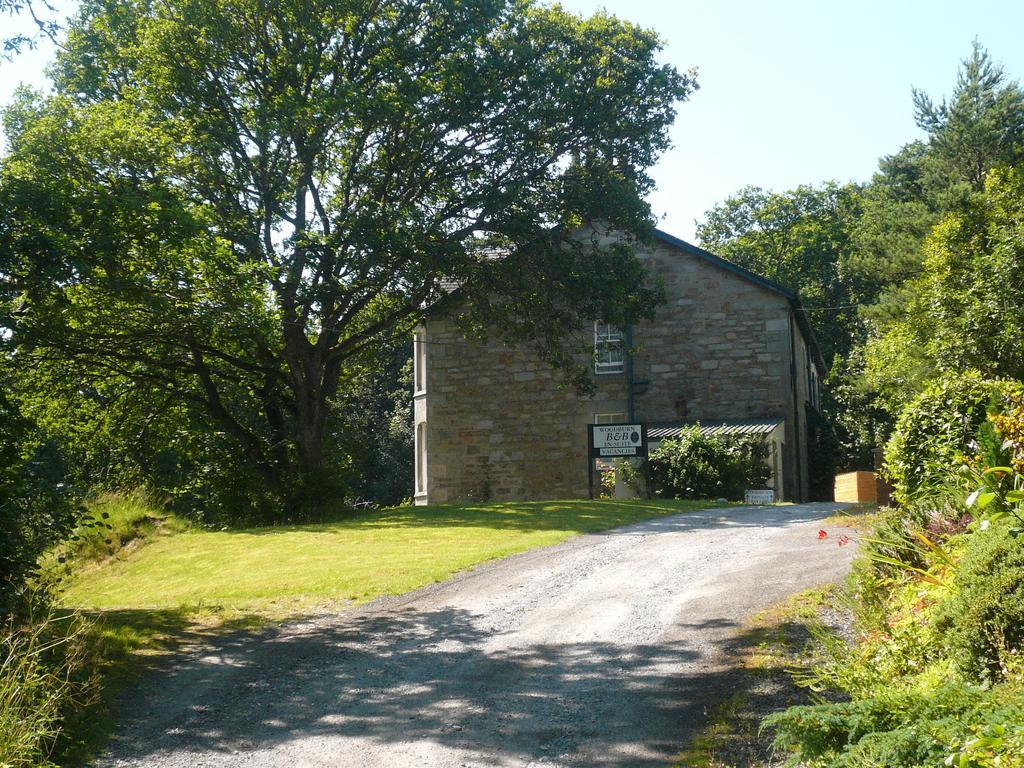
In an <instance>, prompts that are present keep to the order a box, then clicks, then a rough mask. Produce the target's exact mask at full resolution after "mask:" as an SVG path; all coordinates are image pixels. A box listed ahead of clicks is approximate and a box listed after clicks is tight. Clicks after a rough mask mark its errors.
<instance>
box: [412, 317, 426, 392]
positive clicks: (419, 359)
mask: <svg viewBox="0 0 1024 768" xmlns="http://www.w3.org/2000/svg"><path fill="white" fill-rule="evenodd" d="M426 336H427V334H426V331H425V330H424V329H423V328H418V329H417V330H416V335H415V336H414V337H413V357H412V367H413V372H412V374H413V379H414V380H415V382H416V392H417V393H419V392H423V391H424V390H426V388H427V339H426Z"/></svg>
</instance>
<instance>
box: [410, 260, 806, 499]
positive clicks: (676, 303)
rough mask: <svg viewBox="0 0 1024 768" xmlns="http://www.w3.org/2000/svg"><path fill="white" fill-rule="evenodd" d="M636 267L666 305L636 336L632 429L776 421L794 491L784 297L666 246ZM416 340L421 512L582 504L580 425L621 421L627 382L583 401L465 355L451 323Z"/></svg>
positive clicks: (473, 347) (555, 383)
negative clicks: (434, 506)
mask: <svg viewBox="0 0 1024 768" xmlns="http://www.w3.org/2000/svg"><path fill="white" fill-rule="evenodd" d="M638 256H639V257H640V258H642V259H643V260H645V261H646V262H647V264H648V266H649V269H650V271H651V274H652V276H653V277H654V278H655V279H657V280H659V281H661V282H662V283H663V285H664V287H665V292H666V296H667V302H666V303H665V304H664V305H662V306H660V307H659V308H658V309H657V311H656V316H655V319H654V320H653V321H651V322H643V323H639V324H638V325H637V326H636V327H635V328H634V332H633V336H634V338H633V341H634V346H635V349H636V351H635V354H634V358H633V359H634V364H633V365H634V373H633V378H634V380H639V381H646V382H647V383H646V384H644V385H641V386H638V387H637V388H636V389H635V399H634V419H635V420H637V421H646V422H648V423H654V422H672V421H680V420H684V421H696V420H703V421H711V420H719V419H745V418H780V419H785V420H786V422H787V423H786V448H785V451H784V453H783V457H782V458H783V471H784V474H785V483H786V487H787V488H789V489H795V488H797V487H799V485H800V484H798V483H797V479H798V476H799V472H798V466H797V465H798V464H799V463H805V462H806V457H803V460H802V462H801V461H800V459H798V454H797V450H796V446H797V443H798V442H799V436H798V434H797V431H796V430H795V428H794V420H795V419H794V416H797V415H802V414H799V413H798V409H797V407H796V405H795V402H794V398H793V396H792V394H793V390H792V388H793V377H792V374H791V369H790V362H791V359H792V358H791V355H792V351H791V350H792V347H791V345H792V344H793V343H794V342H795V343H796V345H797V347H799V346H800V332H799V330H797V329H796V328H795V327H793V326H791V323H792V319H791V312H790V306H789V303H788V301H787V300H786V298H785V297H784V296H782V295H781V294H779V293H778V292H775V291H772V290H769V289H767V288H764V287H762V286H759V285H757V284H756V283H753V282H751V281H750V280H747V279H745V278H743V277H741V276H739V275H736V274H734V273H732V272H729V271H727V270H725V269H723V268H721V267H720V266H717V265H715V264H712V263H710V262H708V261H706V260H704V259H701V258H700V257H698V256H695V255H693V254H690V253H687V252H684V251H681V250H680V249H678V248H676V247H674V246H672V245H670V244H667V243H661V242H659V243H658V244H657V245H654V246H649V247H646V248H644V249H641V250H640V251H639V252H638ZM791 328H792V333H793V335H792V336H791ZM586 332H588V333H590V332H592V331H591V329H586ZM425 340H426V345H425V352H426V355H425V357H426V362H425V373H426V376H425V382H426V393H425V401H426V402H425V407H424V408H421V409H418V410H417V414H418V415H417V418H418V419H419V418H421V416H420V413H421V410H422V412H423V413H422V418H425V428H424V434H425V444H426V456H427V473H426V474H427V483H426V485H427V487H426V491H427V493H426V495H425V497H424V496H423V495H421V496H420V498H419V499H418V500H420V501H424V500H427V499H429V501H430V503H438V502H444V501H453V500H458V499H544V498H548V499H550V498H560V497H561V498H574V497H583V496H586V495H587V494H588V460H587V434H586V426H587V424H589V423H592V422H594V421H595V420H603V419H597V418H595V417H599V416H607V415H609V414H615V413H620V414H622V415H623V416H624V417H626V415H627V413H628V400H627V392H626V374H625V373H619V374H607V375H601V376H597V377H596V381H597V392H596V394H595V395H593V396H592V397H581V396H579V395H577V393H576V392H575V391H574V390H573V389H572V388H571V387H570V388H566V387H563V386H561V384H560V379H559V377H558V374H556V373H554V372H552V371H551V370H550V369H549V367H548V366H547V365H546V364H545V363H543V362H542V361H540V360H539V359H538V358H537V357H536V356H535V355H533V354H531V353H530V352H529V351H528V350H524V349H510V348H506V347H503V346H501V345H500V344H499V343H490V344H478V343H475V342H468V341H466V340H465V339H464V338H463V336H462V334H461V333H460V332H459V331H458V329H457V328H456V327H455V325H454V324H453V323H452V322H450V321H449V320H444V319H436V320H431V321H429V322H428V323H427V325H426V328H425ZM797 352H798V354H799V352H800V350H799V349H798V350H797ZM797 362H798V365H804V364H805V363H804V361H802V360H799V361H797ZM802 370H803V369H802V368H800V367H798V368H796V371H797V376H796V379H797V381H798V384H799V382H800V381H801V380H803V379H804V378H805V376H804V374H803V373H802ZM799 402H800V404H801V406H802V402H803V401H802V400H800V401H799ZM804 477H806V471H804Z"/></svg>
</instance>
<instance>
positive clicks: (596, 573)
mask: <svg viewBox="0 0 1024 768" xmlns="http://www.w3.org/2000/svg"><path fill="white" fill-rule="evenodd" d="M837 507H838V505H835V504H804V505H800V506H793V507H761V508H757V507H753V508H751V507H744V508H731V509H718V510H708V511H704V512H691V513H687V514H683V515H677V516H674V517H666V518H661V519H657V520H652V521H648V522H645V523H641V524H638V525H632V526H629V527H625V528H619V529H616V530H613V531H609V532H606V533H603V534H593V535H587V536H582V537H578V538H576V539H573V540H571V541H569V542H566V543H564V544H561V545H558V546H555V547H550V548H546V549H541V550H534V551H532V552H527V553H524V554H522V555H517V556H514V557H510V558H507V559H505V560H501V561H497V562H494V563H490V564H487V565H483V566H481V567H479V568H476V569H475V570H473V571H470V572H467V573H464V574H462V575H460V576H458V577H456V578H454V579H452V580H451V581H448V582H445V583H443V584H438V585H434V586H431V587H428V588H425V589H421V590H419V591H417V592H413V593H411V594H408V595H404V596H402V597H399V598H389V599H382V600H377V601H374V602H373V603H370V604H368V605H366V606H363V607H361V608H359V609H355V610H351V611H347V612H344V613H342V614H339V615H337V616H332V617H328V618H317V619H313V620H307V621H301V622H295V623H292V624H288V625H286V626H284V627H278V628H275V629H273V630H267V631H265V632H263V633H260V634H256V635H252V634H249V635H236V636H233V637H230V638H227V639H225V640H223V641H221V642H220V643H219V645H218V646H217V647H216V648H214V649H212V650H207V651H205V652H204V653H203V654H202V655H199V654H197V655H195V656H193V657H187V658H185V659H183V660H182V661H180V662H179V663H178V664H177V665H176V666H175V667H174V668H173V669H171V670H169V671H167V672H164V673H161V674H159V675H156V676H153V677H149V678H147V679H145V680H143V681H140V683H139V685H138V686H136V688H135V689H134V690H133V691H130V692H129V694H128V695H127V696H126V699H125V701H124V714H123V715H122V716H121V722H122V723H123V727H122V728H121V729H120V731H119V733H118V734H117V736H116V739H115V742H114V743H113V744H112V745H111V749H110V752H109V753H108V754H107V756H106V757H104V758H103V759H102V760H101V761H99V763H98V765H102V766H149V767H153V766H155V767H157V768H159V767H161V766H167V767H169V766H175V767H178V766H180V767H181V768H185V767H186V766H188V767H190V768H191V767H192V766H218V768H219V767H222V766H231V767H234V766H247V767H251V768H263V767H264V766H339V767H344V768H349V767H352V768H358V767H362V766H367V767H369V766H373V767H374V768H378V767H379V768H403V767H404V766H410V767H415V768H456V767H459V766H538V767H539V766H546V767H547V768H554V767H555V766H565V767H566V768H568V767H569V766H573V767H574V768H575V767H576V766H581V767H582V766H664V765H666V763H667V762H668V761H669V759H670V758H671V756H672V755H673V754H674V753H676V752H677V751H678V750H679V748H680V746H681V745H682V743H683V742H684V741H685V740H686V738H687V737H688V736H689V735H690V734H691V733H692V731H693V729H694V728H695V727H696V726H698V725H699V724H700V723H701V720H702V716H703V713H704V710H705V707H706V706H707V705H708V704H710V703H712V702H713V701H715V700H716V699H718V698H720V697H721V696H723V695H727V694H728V687H729V684H730V678H729V672H728V670H726V669H722V668H721V667H720V665H718V664H717V656H718V654H717V652H716V649H719V648H721V647H722V645H723V643H725V642H727V641H728V639H729V637H730V635H732V634H733V633H735V632H736V630H737V628H738V627H739V626H740V625H741V623H742V621H743V620H744V619H745V618H746V617H748V616H750V615H751V614H753V613H755V612H757V611H758V610H760V609H763V608H765V607H767V606H769V605H771V604H773V603H776V602H778V601H779V600H781V599H783V598H785V597H786V596H787V595H789V594H792V593H794V592H797V591H799V590H802V589H805V588H807V587H811V586H814V585H817V584H822V583H825V582H830V581H835V580H837V579H839V578H841V577H842V575H843V574H844V573H845V572H846V570H847V568H848V567H849V563H850V559H851V557H852V555H853V552H852V551H851V550H853V547H852V546H851V547H843V548H839V547H837V546H836V541H835V540H836V537H837V535H838V534H840V533H842V530H840V529H838V528H837V529H835V530H832V529H831V528H830V529H829V534H830V535H829V537H828V538H827V539H824V540H821V541H819V540H818V538H817V531H818V528H819V527H820V523H821V520H822V519H823V518H824V517H826V516H827V515H828V514H830V513H831V512H832V511H834V510H835V509H836V508H837Z"/></svg>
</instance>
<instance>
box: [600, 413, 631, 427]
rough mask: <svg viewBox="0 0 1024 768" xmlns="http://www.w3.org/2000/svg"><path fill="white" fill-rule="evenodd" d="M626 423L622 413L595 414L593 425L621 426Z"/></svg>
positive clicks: (624, 415)
mask: <svg viewBox="0 0 1024 768" xmlns="http://www.w3.org/2000/svg"><path fill="white" fill-rule="evenodd" d="M625 421H626V414H624V413H595V414H594V423H595V424H622V423H624V422H625Z"/></svg>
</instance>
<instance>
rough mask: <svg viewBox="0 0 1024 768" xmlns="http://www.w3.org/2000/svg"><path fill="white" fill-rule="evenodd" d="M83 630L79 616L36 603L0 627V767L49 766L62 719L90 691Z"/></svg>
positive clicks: (83, 702) (90, 681)
mask: <svg viewBox="0 0 1024 768" xmlns="http://www.w3.org/2000/svg"><path fill="white" fill-rule="evenodd" d="M87 628H88V624H87V622H86V621H85V620H84V619H82V617H81V616H79V615H77V614H73V613H67V612H63V613H58V612H56V611H55V610H54V609H53V608H52V607H51V606H49V605H48V604H46V603H45V602H40V601H39V600H38V599H36V600H30V601H29V605H28V608H27V612H26V614H24V615H22V616H21V617H20V618H18V619H17V620H16V619H14V618H9V619H8V620H7V622H6V623H5V624H4V625H3V626H0V766H4V768H41V767H42V766H50V765H52V763H51V762H50V759H49V758H50V756H51V752H52V750H53V747H54V745H55V743H56V741H57V737H58V735H59V734H60V729H61V723H62V721H63V719H64V717H65V716H66V715H67V714H68V713H69V712H70V711H71V710H72V709H74V708H77V707H80V706H83V705H84V704H85V703H86V702H87V701H88V700H89V698H90V697H91V696H92V694H93V692H94V689H95V683H94V680H93V678H92V677H91V675H90V671H89V670H90V662H89V652H88V646H87V643H86V639H85V634H86V630H87Z"/></svg>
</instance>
